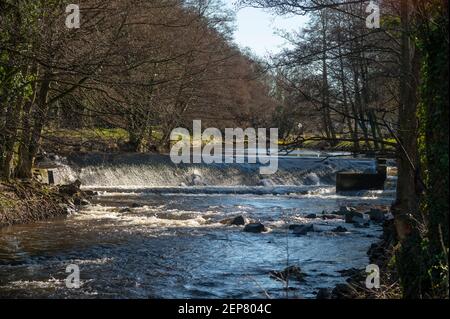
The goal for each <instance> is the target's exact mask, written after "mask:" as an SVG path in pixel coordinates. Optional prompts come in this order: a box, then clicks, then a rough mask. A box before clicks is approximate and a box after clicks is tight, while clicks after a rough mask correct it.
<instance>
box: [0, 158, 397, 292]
mask: <svg viewBox="0 0 450 319" xmlns="http://www.w3.org/2000/svg"><path fill="white" fill-rule="evenodd" d="M70 161H71V166H73V167H74V168H73V171H72V172H70V174H69V173H67V172H68V171H70V170H71V169H66V170H64V171H65V173H66V174H68V175H71V176H69V177H70V178H74V177H76V178H79V179H80V180H81V181H82V183H83V187H84V188H86V189H89V190H94V191H96V192H97V193H98V195H97V196H95V198H94V199H93V200H92V203H91V205H88V206H85V207H84V208H83V209H81V210H80V211H78V212H74V213H72V214H70V215H69V216H68V217H66V218H61V219H53V220H47V221H41V222H37V223H33V224H27V225H16V226H11V227H6V228H2V229H0V297H2V298H8V297H12V298H266V297H270V298H314V297H315V293H316V292H317V290H318V289H319V288H326V287H333V286H334V285H336V284H338V283H343V282H345V277H343V276H342V275H341V274H340V273H339V271H340V270H344V269H349V268H353V267H354V268H365V267H366V265H367V264H368V263H369V261H368V257H367V254H366V252H367V249H368V248H369V246H370V245H371V244H372V243H374V242H376V241H377V240H378V237H379V236H380V235H381V226H380V225H377V224H374V223H371V225H370V227H368V228H356V227H354V226H353V225H350V224H345V223H344V221H343V220H341V219H333V220H323V219H322V218H316V219H307V218H305V216H306V215H308V214H311V213H315V214H320V213H322V212H323V211H325V212H333V211H335V210H338V209H339V207H340V206H346V205H349V206H355V207H357V206H360V207H367V209H368V208H369V207H370V206H372V205H382V206H388V205H390V204H391V202H392V201H393V200H394V197H395V178H394V177H390V180H389V181H388V183H389V185H387V187H386V190H385V191H367V192H359V193H351V194H345V195H342V194H341V195H339V194H336V193H335V189H334V178H335V173H336V172H337V171H339V170H342V169H346V170H348V169H351V170H355V171H366V170H373V169H374V165H375V164H374V161H373V159H352V158H345V157H336V158H328V159H325V158H323V157H320V156H317V157H316V156H299V157H285V158H281V159H280V162H279V170H278V172H277V173H276V174H275V175H273V176H271V177H270V178H267V177H263V176H259V174H258V165H256V164H215V165H199V164H198V165H194V164H193V165H178V166H176V165H175V164H172V163H171V162H170V161H169V160H168V158H166V157H164V156H156V155H127V156H125V155H121V156H114V155H89V156H84V157H83V156H79V157H77V158H74V159H70ZM237 215H242V216H244V217H245V218H247V219H249V220H254V221H260V222H262V223H263V224H264V225H266V227H267V228H268V232H265V233H260V234H254V233H247V232H243V231H242V228H243V227H242V226H228V225H225V224H223V223H221V221H222V220H224V219H226V218H229V217H234V216H237ZM302 223H314V225H315V229H316V230H317V231H316V232H312V233H308V234H307V235H306V236H296V235H294V234H292V233H291V232H290V231H289V230H288V228H287V226H288V225H290V224H302ZM339 225H341V226H344V227H345V228H347V229H348V231H347V232H345V233H334V232H331V230H332V229H333V228H335V227H336V226H339ZM70 264H74V265H77V266H78V267H79V269H80V279H81V286H80V287H79V288H75V289H69V288H67V287H66V284H65V278H66V277H67V276H68V273H66V267H67V266H68V265H70ZM291 265H296V266H298V267H300V268H301V269H302V271H303V272H304V273H305V274H306V276H305V280H304V281H302V282H296V281H290V282H289V288H287V287H286V285H285V284H284V283H281V282H279V281H277V280H274V279H273V278H271V276H270V275H269V274H270V272H271V271H274V270H277V271H279V270H283V269H284V268H286V267H287V266H291Z"/></svg>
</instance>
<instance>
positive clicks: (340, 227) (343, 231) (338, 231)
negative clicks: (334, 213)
mask: <svg viewBox="0 0 450 319" xmlns="http://www.w3.org/2000/svg"><path fill="white" fill-rule="evenodd" d="M331 231H332V232H333V233H346V232H347V231H348V230H347V228H345V227H342V226H338V227H336V228H334V229H333V230H331Z"/></svg>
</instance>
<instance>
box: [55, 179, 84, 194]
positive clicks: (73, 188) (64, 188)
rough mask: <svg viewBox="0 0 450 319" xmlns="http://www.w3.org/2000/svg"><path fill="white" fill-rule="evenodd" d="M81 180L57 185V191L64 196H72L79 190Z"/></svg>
mask: <svg viewBox="0 0 450 319" xmlns="http://www.w3.org/2000/svg"><path fill="white" fill-rule="evenodd" d="M80 186H81V182H80V181H79V180H76V181H75V182H73V183H71V184H67V185H61V186H59V193H60V194H62V195H66V196H74V195H75V194H77V193H78V192H80Z"/></svg>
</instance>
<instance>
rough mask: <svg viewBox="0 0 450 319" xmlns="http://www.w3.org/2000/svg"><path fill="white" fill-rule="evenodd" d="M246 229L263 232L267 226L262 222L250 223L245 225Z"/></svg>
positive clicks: (249, 231) (250, 231)
mask: <svg viewBox="0 0 450 319" xmlns="http://www.w3.org/2000/svg"><path fill="white" fill-rule="evenodd" d="M244 231H245V232H247V233H262V232H264V231H266V227H265V226H264V225H263V224H261V223H250V224H247V225H245V227H244Z"/></svg>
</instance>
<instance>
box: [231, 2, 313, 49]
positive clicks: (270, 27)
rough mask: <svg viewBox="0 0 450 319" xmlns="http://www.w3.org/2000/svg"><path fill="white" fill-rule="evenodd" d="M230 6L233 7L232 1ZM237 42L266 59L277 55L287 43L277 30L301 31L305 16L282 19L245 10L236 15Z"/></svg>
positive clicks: (250, 9)
mask: <svg viewBox="0 0 450 319" xmlns="http://www.w3.org/2000/svg"><path fill="white" fill-rule="evenodd" d="M227 2H230V6H232V4H231V3H232V1H231V0H227ZM236 20H237V21H236V26H237V30H236V32H235V42H236V43H237V44H238V45H239V46H241V47H248V48H250V49H251V50H252V51H253V52H254V53H256V54H257V55H259V56H261V57H264V56H266V55H267V53H268V52H270V53H277V52H279V51H280V50H281V48H282V47H283V46H285V45H286V41H285V40H284V39H283V38H282V37H280V36H279V35H277V34H276V32H277V30H279V29H281V30H285V31H299V30H300V29H301V28H302V26H304V25H305V23H306V21H307V18H306V17H304V16H290V17H280V16H276V15H274V14H272V13H269V12H267V11H265V10H262V9H255V8H244V9H241V10H239V11H238V12H237V14H236Z"/></svg>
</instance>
